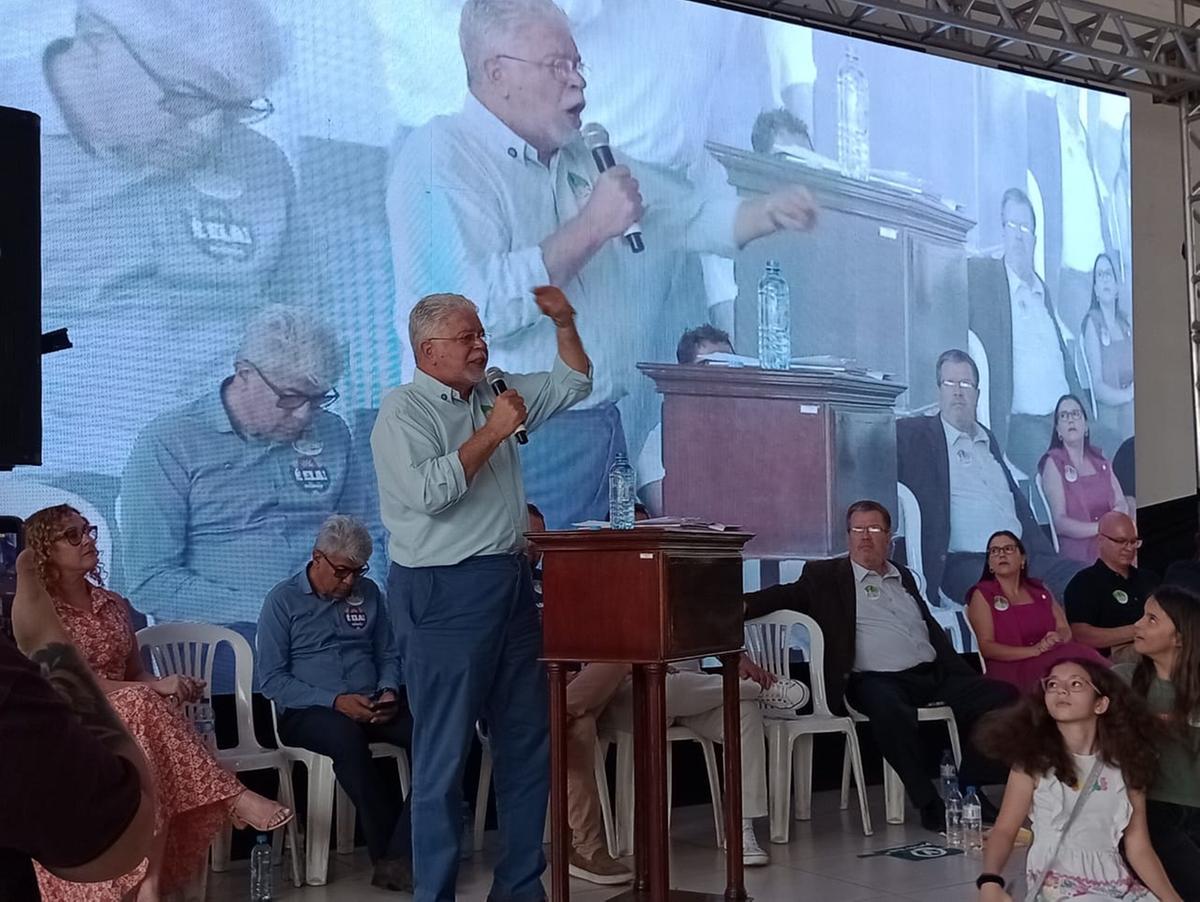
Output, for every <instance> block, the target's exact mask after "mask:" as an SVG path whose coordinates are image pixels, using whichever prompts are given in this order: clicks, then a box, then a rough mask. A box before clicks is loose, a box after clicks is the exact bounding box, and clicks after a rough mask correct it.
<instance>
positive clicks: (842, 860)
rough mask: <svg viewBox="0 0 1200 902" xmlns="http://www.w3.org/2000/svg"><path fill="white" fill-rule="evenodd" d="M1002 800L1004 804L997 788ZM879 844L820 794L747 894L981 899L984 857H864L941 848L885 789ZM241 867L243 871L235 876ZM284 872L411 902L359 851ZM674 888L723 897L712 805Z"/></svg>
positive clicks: (476, 878) (680, 845) (838, 901)
mask: <svg viewBox="0 0 1200 902" xmlns="http://www.w3.org/2000/svg"><path fill="white" fill-rule="evenodd" d="M995 798H996V799H998V798H999V790H998V789H997V791H996V795H995ZM871 817H872V820H873V821H874V824H875V834H874V835H873V836H863V834H862V829H861V824H860V822H859V818H858V811H857V808H856V807H852V808H850V809H849V810H847V811H840V810H839V809H838V794H837V793H836V792H823V793H817V794H816V795H815V796H814V798H813V819H812V820H811V821H793V822H792V836H791V841H790V842H789V843H788V844H787V845H774V844H768V843H767V842H766V839H767V825H766V822H765V820H764V821H760V822H759V830H758V832H759V840H760V842H762V844H763V846H764V848H766V849H767V850H768V851H769V852H770V853H771V864H770V865H769V866H768V867H765V868H748V869H747V870H746V887H747V890H748V891H749V894H750V895H751V896H752V897H753V898H754V899H757V900H760V902H776V900H779V902H783V900H816V902H874V900H884V899H888V900H909V902H913V900H919V902H972V900H974V899H976V898H977V894H976V890H975V885H974V881H975V877H976V876H977V875H978V873H979V869H980V863H979V859H978V858H977V857H969V856H966V855H957V856H953V857H947V858H943V859H935V860H930V861H905V860H901V859H896V858H889V857H873V858H859V857H858V856H859V855H861V854H863V853H865V852H871V851H874V850H877V849H886V848H891V847H894V846H901V845H904V844H906V843H915V842H920V841H937V840H938V837H936V836H935V835H934V834H932V833H928V832H926V831H924V830H922V829H921V828H920V826H918V825H916V824H915V823H914V820H913V819H914V818H915V812H912V811H909V821H908V823H906V824H904V825H903V826H892V825H889V824H888V823H887V822H886V821H885V820H884V813H883V795H882V792H881V790H880V789H879V787H873V788H872V792H871ZM488 840H489V847H488V848H487V849H485V850H484V852H483V853H482V854H480V855H476V856H475V857H473V858H472V859H471V860H470V861H466V862H464V863H463V866H462V869H461V871H460V872H459V880H458V898H459V899H460V900H464V902H476V900H479V902H482V900H485V899H486V898H487V891H488V888H489V886H490V882H491V863H492V861H493V857H494V852H493V847H494V842H495V834H494V833H489V834H488ZM239 864H240V867H237V866H238V865H239ZM1023 864H1024V856H1023V855H1021V854H1014V856H1013V860H1012V861H1011V862H1010V863H1009V867H1008V871H1007V873H1006V875H1005V876H1006V877H1010V878H1011V877H1013V876H1015V875H1017V874H1018V873H1019V872H1020V870H1021V868H1022V866H1023ZM235 868H236V869H235V870H232V871H230V872H228V873H225V874H213V875H212V876H211V879H210V881H209V890H208V899H209V900H212V902H235V900H236V902H241V900H244V899H245V898H247V890H248V887H247V880H248V877H247V874H246V870H245V863H244V862H240V863H235ZM279 875H280V872H279V871H278V870H277V871H276V888H277V892H276V898H278V899H280V900H297V902H335V900H336V902H358V900H366V899H370V900H375V899H378V900H384V899H396V900H403V899H408V898H410V897H409V896H407V895H403V894H398V893H387V892H383V891H380V890H377V889H374V888H373V887H372V886H371V884H370V878H371V867H370V862H369V861H368V860H367V856H366V852H365V851H364V850H362V849H361V848H360V849H359V850H357V851H356V852H355V853H354V855H347V856H340V855H336V854H331V855H330V880H329V883H328V884H327V885H325V886H307V887H303V888H302V889H296V888H294V887H293V886H292V885H291V884H290V883H284V882H283V881H282V880H281V879H280V876H279ZM671 883H672V886H674V887H677V888H679V889H690V890H697V891H701V892H712V893H721V892H723V890H724V887H725V865H724V860H723V858H722V857H721V856H720V854H718V852H717V849H716V847H715V843H714V839H713V832H712V817H711V813H710V810H709V808H708V807H707V806H697V807H691V808H680V809H677V810H676V811H675V812H674V814H673V817H672V826H671ZM619 891H620V887H617V888H614V887H597V886H595V885H593V884H590V883H584V882H583V881H580V880H572V881H571V898H572V899H578V900H580V902H599V900H601V899H608V898H610V897H612V896H614V895H616V894H617V892H619Z"/></svg>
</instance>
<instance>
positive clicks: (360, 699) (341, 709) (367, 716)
mask: <svg viewBox="0 0 1200 902" xmlns="http://www.w3.org/2000/svg"><path fill="white" fill-rule="evenodd" d="M333 709H334V710H335V711H337V712H338V713H339V714H345V715H346V716H347V717H349V718H350V719H351V720H356V721H358V722H359V723H370V721H371V718H373V717H374V716H375V709H374V708H372V707H371V700H370V699H369V698H367V697H366V696H365V695H359V694H357V693H352V692H348V693H346V694H345V695H339V696H338V697H337V698H336V699H334V700H333Z"/></svg>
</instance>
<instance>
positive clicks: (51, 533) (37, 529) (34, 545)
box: [24, 504, 104, 595]
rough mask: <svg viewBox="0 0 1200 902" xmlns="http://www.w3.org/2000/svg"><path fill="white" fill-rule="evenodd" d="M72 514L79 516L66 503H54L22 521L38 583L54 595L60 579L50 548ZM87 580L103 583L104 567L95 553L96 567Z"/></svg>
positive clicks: (100, 584)
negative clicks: (40, 582)
mask: <svg viewBox="0 0 1200 902" xmlns="http://www.w3.org/2000/svg"><path fill="white" fill-rule="evenodd" d="M72 515H74V516H77V517H82V516H83V514H81V513H79V511H77V510H76V509H75V508H73V507H71V505H69V504H56V505H54V506H53V507H47V508H43V509H42V510H40V511H37V512H36V513H34V514H31V515H30V516H29V517H28V518H27V519H26V520H25V527H24V528H25V547H26V548H28V549H30V550H31V551H32V552H33V556H34V560H35V561H36V562H37V574H38V579H40V580H41V581H42V585H43V586H45V587H46V591H47V592H49V593H50V594H51V595H53V594H54V591H55V589H56V588H57V587H58V581H59V579H61V578H62V574H61V573H59V572H58V567H56V566H55V565H54V562H53V561H52V560H51V558H52V557H53V551H52V549H53V547H54V543H55V542H57V541H58V540H59V539H61V538H62V537H63V535H62V530H63V524H64V523H66V522H67V520H68V519H70V517H71V516H72ZM88 579H90V580H91V581H92V582H93V583H95V584H96V585H97V586H103V585H104V568H103V567H101V565H100V556H99V555H97V556H96V566H95V567H93V568H92V572H91V573H89V574H88Z"/></svg>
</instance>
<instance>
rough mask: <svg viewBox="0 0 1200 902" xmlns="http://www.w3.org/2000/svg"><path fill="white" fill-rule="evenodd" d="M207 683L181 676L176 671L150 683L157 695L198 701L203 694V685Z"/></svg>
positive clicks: (183, 700) (184, 700) (185, 700)
mask: <svg viewBox="0 0 1200 902" xmlns="http://www.w3.org/2000/svg"><path fill="white" fill-rule="evenodd" d="M206 685H207V684H206V683H205V682H204V680H197V679H193V678H192V677H189V676H183V675H181V674H178V673H173V674H171V675H170V676H169V677H163V678H162V679H161V680H155V681H154V682H153V683H151V684H150V686H151V688H153V689H154V691H155V692H157V693H158V694H159V695H164V696H166V697H168V698H177V699H179V700H180V701H181V702H194V701H199V700H200V697H201V696H202V695H203V694H204V687H205V686H206Z"/></svg>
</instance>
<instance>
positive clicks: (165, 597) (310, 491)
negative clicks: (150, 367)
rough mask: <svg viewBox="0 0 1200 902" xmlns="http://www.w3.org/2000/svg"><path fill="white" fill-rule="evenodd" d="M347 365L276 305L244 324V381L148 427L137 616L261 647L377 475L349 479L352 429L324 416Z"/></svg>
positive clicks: (240, 361) (136, 506) (132, 541)
mask: <svg viewBox="0 0 1200 902" xmlns="http://www.w3.org/2000/svg"><path fill="white" fill-rule="evenodd" d="M343 356H344V349H343V347H342V345H341V342H340V341H339V340H338V337H337V335H336V334H335V332H334V331H333V329H332V328H330V327H329V326H328V325H327V324H325V323H323V322H321V321H320V320H318V319H316V318H315V317H314V316H313V314H311V313H309V312H307V311H305V310H302V309H298V308H290V307H284V306H281V305H271V306H268V307H266V308H264V309H263V310H262V311H260V312H259V313H258V314H257V315H256V316H255V317H254V319H253V320H252V321H251V322H250V323H249V325H248V326H247V327H246V332H245V335H244V337H243V339H242V343H241V346H240V347H239V348H238V350H237V353H236V356H235V358H234V366H233V375H231V376H229V377H227V378H226V379H225V380H224V381H223V382H221V384H220V386H219V387H218V386H214V387H213V389H212V390H211V391H210V392H209V393H207V394H206V395H204V396H203V397H200V398H198V399H197V400H195V401H191V402H189V403H187V404H184V405H183V406H181V407H178V408H176V409H175V410H171V411H167V412H166V413H163V414H161V415H160V416H159V417H158V418H156V419H155V420H154V422H152V423H151V424H150V425H149V426H147V427H146V428H145V429H144V430H143V431H142V434H141V435H139V436H138V438H137V442H136V444H135V445H134V449H133V452H132V454H131V455H130V457H129V463H128V466H126V468H125V474H124V476H123V477H122V480H121V498H120V505H119V507H120V526H121V529H122V534H123V541H122V543H121V544H122V551H123V555H124V558H123V560H124V565H125V575H126V580H127V583H128V585H129V591H130V596H131V598H132V599H133V602H134V606H135V607H137V608H138V609H139V610H141V611H143V612H144V613H146V614H149V615H152V616H153V617H154V618H155V619H156V620H160V621H161V620H194V621H200V622H202V623H220V624H227V625H229V626H231V627H233V628H234V629H237V630H239V631H240V632H243V633H244V634H245V635H246V636H247V637H248V638H250V640H251V641H253V633H254V624H255V622H256V621H257V620H258V614H259V608H260V606H261V605H262V600H263V598H264V597H265V596H266V594H267V592H268V591H270V589H271V587H272V586H274V585H275V584H276V583H277V582H278V581H279V580H280V579H282V578H284V577H285V576H287V575H288V574H289V573H294V572H295V571H296V570H297V568H299V567H300V566H301V565H302V564H303V562H304V561H305V560H307V559H308V557H309V553H310V551H311V549H312V546H311V544H310V543H311V536H313V535H314V534H315V533H316V532H317V529H318V528H319V527H320V525H321V523H322V522H323V521H324V520H325V518H326V517H328V516H329V515H330V514H332V513H335V512H351V513H361V512H362V507H363V504H364V503H363V501H362V498H363V497H364V493H363V490H362V487H363V485H365V480H366V478H367V477H363V478H356V477H355V476H354V475H352V474H351V470H352V466H351V464H352V455H351V448H350V433H349V430H348V429H347V428H346V424H345V423H344V422H342V420H341V418H340V417H338V416H337V415H335V414H334V413H332V412H330V411H329V410H327V409H326V408H328V407H329V406H330V405H332V404H333V403H334V401H336V400H337V397H338V395H337V390H336V389H335V388H334V387H333V385H334V383H335V382H336V381H337V379H338V377H339V376H340V375H341V372H342V365H343ZM220 676H221V674H220V673H218V674H217V675H215V676H214V682H215V683H216V684H217V686H218V690H220V688H221V684H222V680H221V678H220Z"/></svg>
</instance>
